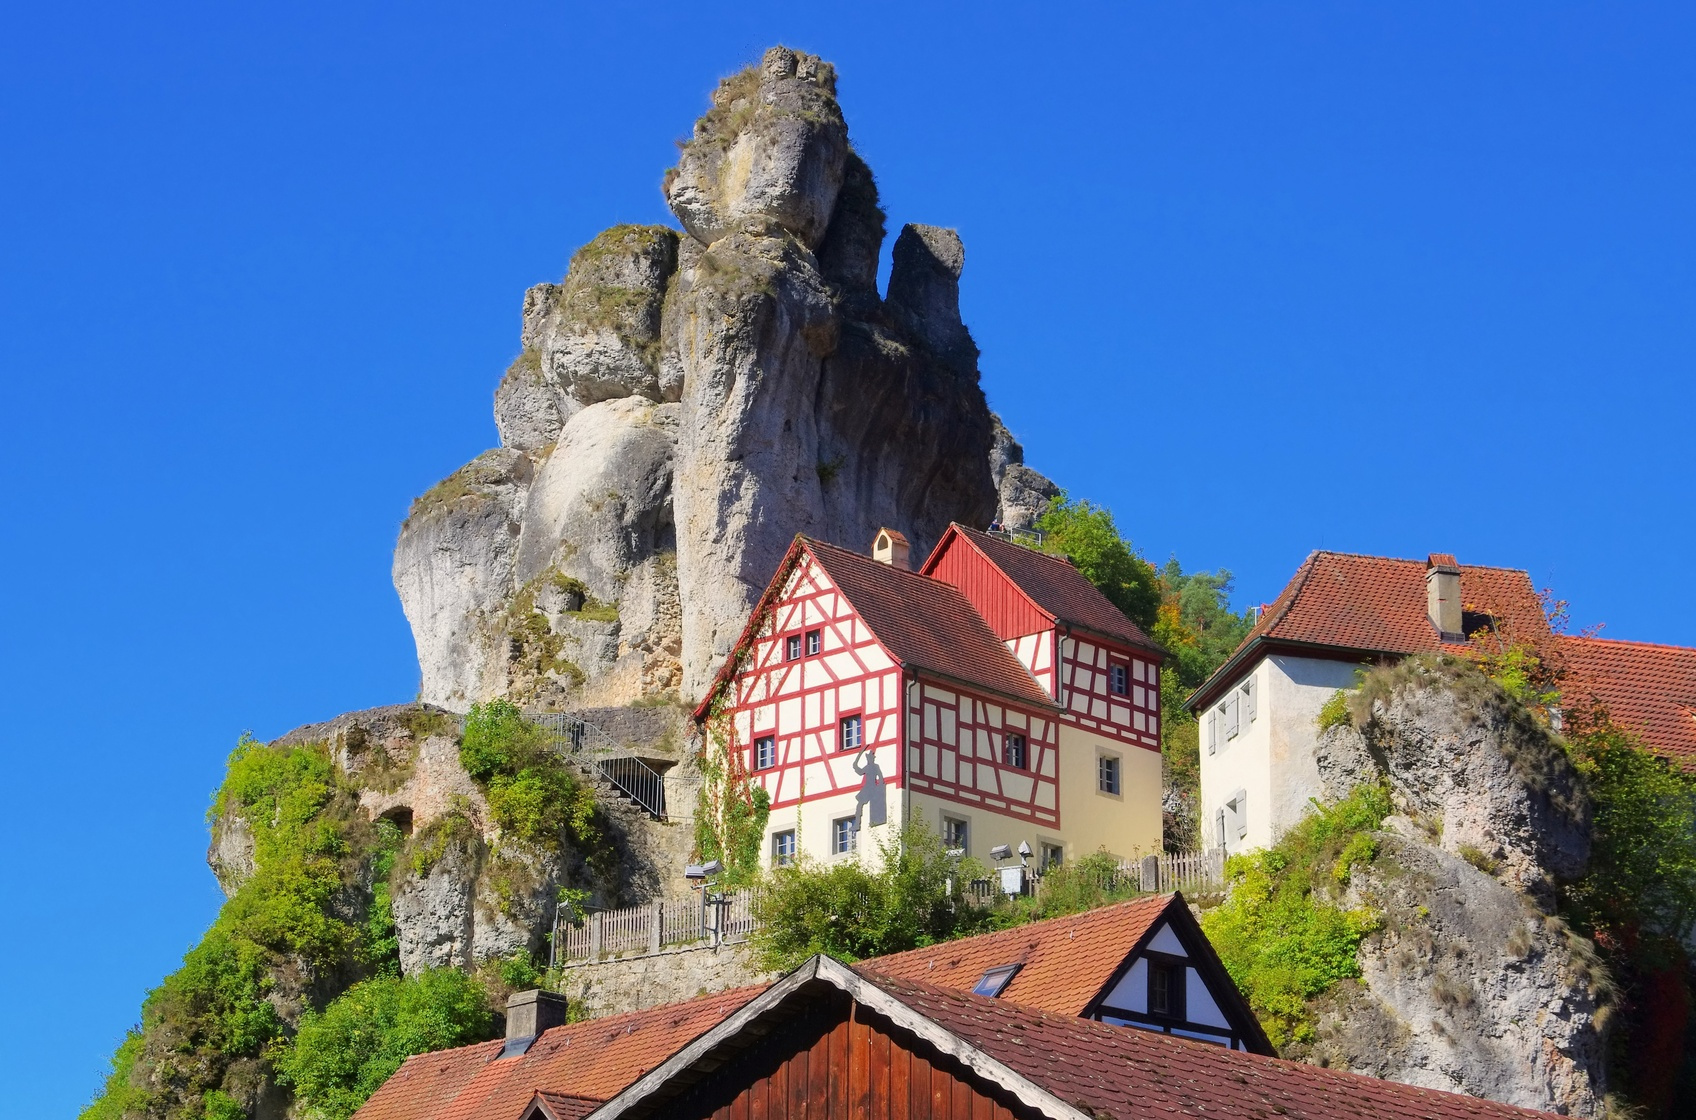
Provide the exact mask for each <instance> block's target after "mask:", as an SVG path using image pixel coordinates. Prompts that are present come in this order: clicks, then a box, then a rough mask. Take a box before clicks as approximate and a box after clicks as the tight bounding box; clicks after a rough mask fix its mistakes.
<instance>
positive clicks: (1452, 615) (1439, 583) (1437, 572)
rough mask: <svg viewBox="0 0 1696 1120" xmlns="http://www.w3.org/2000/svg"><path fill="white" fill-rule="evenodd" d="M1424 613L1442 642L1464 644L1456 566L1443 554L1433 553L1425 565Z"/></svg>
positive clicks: (1464, 636)
mask: <svg viewBox="0 0 1696 1120" xmlns="http://www.w3.org/2000/svg"><path fill="white" fill-rule="evenodd" d="M1425 613H1426V614H1427V615H1428V616H1429V617H1430V619H1431V625H1432V626H1434V627H1436V628H1437V633H1438V634H1439V635H1441V640H1442V641H1445V642H1464V641H1465V640H1466V635H1465V634H1464V633H1463V632H1462V631H1461V619H1460V565H1459V564H1457V563H1456V562H1455V558H1454V557H1453V556H1451V555H1449V554H1448V553H1446V552H1433V553H1432V554H1431V555H1430V556H1429V557H1428V558H1427V559H1426V561H1425Z"/></svg>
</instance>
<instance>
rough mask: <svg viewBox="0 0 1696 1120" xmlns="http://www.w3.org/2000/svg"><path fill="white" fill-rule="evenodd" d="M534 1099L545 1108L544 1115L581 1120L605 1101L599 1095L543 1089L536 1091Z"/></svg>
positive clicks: (554, 1119) (563, 1119) (557, 1119)
mask: <svg viewBox="0 0 1696 1120" xmlns="http://www.w3.org/2000/svg"><path fill="white" fill-rule="evenodd" d="M535 1099H536V1101H537V1102H538V1103H539V1104H541V1105H542V1106H543V1108H544V1109H546V1112H545V1115H547V1116H550V1117H552V1118H553V1120H583V1117H585V1116H587V1115H589V1114H590V1113H591V1112H593V1111H595V1110H596V1109H597V1108H599V1107H601V1106H602V1105H603V1104H606V1103H607V1102H606V1101H604V1100H601V1099H600V1098H599V1097H578V1096H573V1095H572V1094H570V1093H550V1092H548V1091H547V1090H545V1089H539V1090H537V1092H536V1097H535Z"/></svg>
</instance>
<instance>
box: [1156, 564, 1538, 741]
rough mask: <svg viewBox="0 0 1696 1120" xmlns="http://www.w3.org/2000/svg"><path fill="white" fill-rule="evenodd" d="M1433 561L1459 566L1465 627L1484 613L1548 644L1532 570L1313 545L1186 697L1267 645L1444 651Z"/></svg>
mask: <svg viewBox="0 0 1696 1120" xmlns="http://www.w3.org/2000/svg"><path fill="white" fill-rule="evenodd" d="M1433 565H1438V566H1443V567H1455V568H1459V569H1460V597H1461V605H1462V608H1463V609H1464V610H1465V611H1466V612H1468V613H1469V614H1472V615H1476V616H1480V617H1476V618H1470V619H1468V620H1467V624H1468V629H1469V630H1471V629H1475V628H1477V627H1479V626H1483V625H1486V624H1487V623H1488V622H1489V619H1486V618H1484V617H1482V616H1485V615H1488V616H1490V618H1492V619H1494V620H1495V622H1496V624H1497V625H1498V626H1499V627H1500V628H1501V629H1502V630H1503V631H1504V632H1506V633H1509V634H1512V635H1513V636H1514V637H1515V638H1516V639H1518V640H1522V641H1529V642H1531V643H1533V644H1542V643H1546V642H1547V641H1548V640H1549V638H1550V634H1549V625H1548V621H1547V619H1546V618H1545V617H1544V614H1543V604H1542V600H1541V599H1539V598H1538V596H1537V591H1536V589H1535V588H1533V587H1532V585H1531V577H1530V576H1529V575H1528V574H1526V573H1525V572H1524V571H1521V570H1519V569H1517V568H1488V567H1484V566H1483V565H1480V564H1455V563H1454V557H1453V556H1450V555H1448V554H1446V553H1433V554H1432V556H1431V558H1430V559H1429V560H1399V559H1393V558H1391V557H1388V556H1360V555H1357V554H1355V553H1349V552H1314V553H1312V554H1310V555H1309V556H1308V558H1307V559H1306V561H1304V562H1303V563H1302V566H1301V567H1300V568H1299V569H1297V571H1296V574H1295V575H1294V576H1293V577H1292V578H1291V579H1290V582H1289V583H1288V584H1287V585H1285V587H1284V590H1283V592H1282V593H1280V594H1279V596H1278V598H1277V599H1276V600H1275V601H1274V602H1273V603H1272V605H1271V606H1270V607H1268V608H1267V609H1266V610H1265V612H1264V613H1262V614H1261V616H1260V621H1258V622H1257V623H1255V626H1254V629H1253V630H1251V631H1249V635H1248V637H1247V638H1245V639H1243V642H1242V644H1241V645H1239V646H1238V647H1237V649H1236V652H1235V653H1233V654H1232V655H1231V657H1230V658H1229V659H1228V660H1227V661H1226V662H1225V664H1224V665H1222V666H1220V667H1219V669H1218V670H1216V671H1215V672H1214V674H1213V675H1212V676H1211V677H1209V678H1208V680H1207V682H1206V683H1205V684H1203V685H1202V686H1201V687H1200V688H1199V689H1197V690H1196V692H1195V695H1194V696H1191V697H1190V699H1189V700H1188V702H1187V703H1188V704H1190V705H1191V706H1192V707H1201V706H1202V705H1204V704H1206V703H1208V702H1209V701H1210V700H1211V699H1212V693H1213V692H1214V691H1215V690H1216V689H1217V688H1218V687H1219V686H1221V685H1223V684H1226V683H1228V682H1230V681H1234V680H1235V679H1236V678H1237V676H1238V675H1239V674H1240V670H1241V669H1242V668H1243V662H1244V661H1245V660H1247V658H1248V655H1249V651H1250V650H1252V649H1255V648H1259V647H1261V646H1265V645H1271V644H1285V645H1290V646H1298V647H1308V648H1318V649H1329V650H1333V651H1336V652H1340V653H1344V654H1347V655H1351V656H1356V655H1371V654H1375V653H1377V654H1383V653H1390V654H1409V653H1427V652H1435V651H1438V650H1447V651H1449V652H1453V653H1465V652H1468V651H1470V649H1471V647H1470V646H1468V645H1465V644H1455V643H1444V642H1442V641H1440V640H1439V635H1438V633H1437V628H1436V627H1435V626H1433V625H1432V624H1431V618H1430V615H1429V614H1428V613H1427V605H1426V603H1427V599H1426V591H1425V572H1426V569H1427V568H1428V567H1431V566H1433Z"/></svg>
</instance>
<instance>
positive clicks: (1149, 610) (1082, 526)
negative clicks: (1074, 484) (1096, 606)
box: [1036, 492, 1161, 631]
mask: <svg viewBox="0 0 1696 1120" xmlns="http://www.w3.org/2000/svg"><path fill="white" fill-rule="evenodd" d="M1036 527H1037V529H1038V530H1040V531H1041V532H1042V535H1043V539H1042V547H1043V550H1044V551H1045V552H1053V553H1056V554H1059V555H1062V556H1069V557H1070V558H1071V560H1072V562H1073V563H1074V564H1076V565H1077V567H1078V571H1079V572H1081V573H1083V576H1084V578H1085V579H1087V580H1089V581H1090V582H1091V583H1093V584H1095V586H1096V587H1098V588H1100V589H1101V593H1102V594H1103V595H1105V596H1107V599H1108V601H1109V602H1111V603H1112V604H1113V605H1114V606H1116V607H1118V608H1119V609H1120V610H1121V611H1123V612H1124V614H1125V617H1126V618H1129V619H1130V620H1131V621H1132V622H1135V623H1136V624H1137V625H1138V626H1140V627H1142V628H1143V630H1144V631H1152V630H1153V629H1154V622H1155V616H1156V614H1157V613H1158V612H1159V609H1160V599H1161V588H1160V577H1159V576H1158V575H1156V574H1155V571H1154V565H1152V564H1150V563H1149V562H1148V561H1147V560H1144V559H1143V558H1142V557H1141V556H1140V555H1138V554H1137V552H1136V550H1135V549H1133V548H1132V546H1131V544H1130V542H1128V541H1126V540H1125V538H1124V537H1122V536H1120V535H1119V530H1118V527H1117V526H1115V525H1114V524H1113V514H1112V513H1111V512H1110V511H1109V510H1108V509H1107V508H1106V507H1104V506H1096V505H1091V504H1090V503H1089V502H1088V501H1087V500H1085V501H1077V502H1074V501H1072V499H1071V497H1070V496H1068V495H1067V494H1066V493H1065V492H1062V493H1061V494H1060V496H1059V497H1058V498H1056V499H1055V500H1054V502H1053V503H1052V504H1051V505H1050V506H1049V507H1048V512H1046V513H1044V514H1043V515H1042V517H1041V519H1040V520H1038V521H1037V523H1036Z"/></svg>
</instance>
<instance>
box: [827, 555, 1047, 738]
mask: <svg viewBox="0 0 1696 1120" xmlns="http://www.w3.org/2000/svg"><path fill="white" fill-rule="evenodd" d="M804 544H805V547H806V549H807V551H808V552H810V553H812V555H813V558H814V559H815V560H817V561H818V563H819V566H820V567H822V568H823V569H824V570H825V572H826V573H827V574H828V575H829V576H830V578H831V580H832V581H833V582H834V583H835V584H836V586H837V587H838V588H839V589H840V590H841V591H842V593H843V594H844V595H846V596H848V601H849V602H850V603H852V604H853V605H854V610H855V611H856V612H857V613H858V614H859V616H860V617H861V618H862V619H864V620H865V623H866V625H867V626H869V627H871V630H872V633H873V634H875V635H876V636H877V640H878V641H879V642H881V643H882V644H883V648H884V649H886V650H888V651H889V655H890V656H891V657H893V658H895V660H896V661H898V662H900V663H901V664H902V666H904V667H907V668H913V669H920V670H929V671H930V672H932V673H935V674H938V675H940V676H944V677H949V678H951V679H953V680H956V681H959V682H961V683H962V684H975V685H979V686H981V687H983V688H987V689H991V690H992V691H995V692H999V693H1001V694H1002V695H1003V696H1008V697H1012V698H1013V699H1016V700H1023V701H1025V702H1026V703H1030V704H1040V705H1042V706H1043V707H1046V708H1052V707H1053V706H1054V700H1053V699H1052V698H1051V697H1050V696H1049V695H1048V694H1047V693H1046V692H1044V691H1043V690H1042V686H1041V685H1039V684H1037V683H1036V679H1035V678H1034V677H1032V676H1031V674H1030V670H1028V669H1026V668H1025V666H1024V664H1023V663H1022V662H1020V660H1019V659H1018V658H1017V657H1014V656H1013V652H1012V651H1011V650H1009V649H1008V648H1007V645H1006V643H1005V642H1003V641H1002V640H1001V639H1000V638H997V637H996V636H995V632H994V631H992V630H991V629H990V628H989V623H987V622H985V621H984V620H983V616H982V615H980V614H978V612H977V609H976V608H975V607H973V606H972V604H971V602H970V601H968V600H967V598H966V597H965V596H964V595H962V594H961V593H960V591H959V589H958V588H956V587H954V586H953V585H952V584H947V583H943V582H942V581H941V580H936V579H931V578H930V577H929V576H922V575H920V574H918V573H917V572H910V571H908V570H906V569H905V568H897V567H895V566H894V565H892V564H884V563H880V562H878V561H876V560H873V559H872V558H871V557H869V556H864V555H861V554H860V553H858V552H850V551H849V550H848V549H846V548H840V547H838V546H836V545H834V544H827V543H825V542H824V541H815V540H811V539H809V540H806V541H805V542H804Z"/></svg>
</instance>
